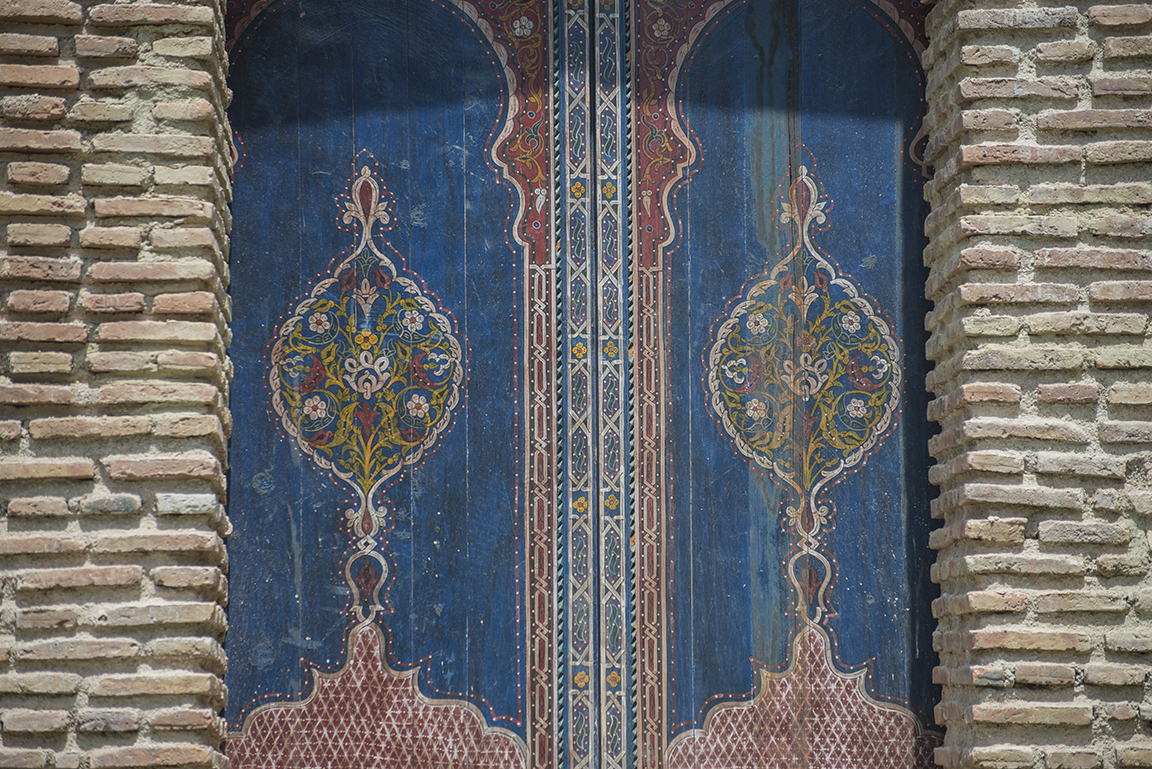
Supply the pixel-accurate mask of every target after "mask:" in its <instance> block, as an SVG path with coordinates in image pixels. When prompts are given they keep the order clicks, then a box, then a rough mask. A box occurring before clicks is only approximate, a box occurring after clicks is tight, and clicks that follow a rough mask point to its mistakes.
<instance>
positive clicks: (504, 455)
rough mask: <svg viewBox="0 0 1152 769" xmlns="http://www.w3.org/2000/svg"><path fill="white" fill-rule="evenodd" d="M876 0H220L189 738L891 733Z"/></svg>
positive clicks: (502, 754) (910, 446) (914, 510)
mask: <svg viewBox="0 0 1152 769" xmlns="http://www.w3.org/2000/svg"><path fill="white" fill-rule="evenodd" d="M922 15H923V9H921V8H920V7H919V4H918V3H917V2H913V0H898V1H896V0H891V1H890V0H823V1H822V2H820V3H810V2H807V0H635V2H631V3H628V2H625V1H624V0H563V2H561V3H558V4H552V3H540V2H535V1H533V0H521V1H520V2H515V1H514V0H383V1H381V0H287V1H285V0H281V1H280V2H271V3H270V2H267V1H266V0H250V2H247V3H237V4H236V6H235V7H231V8H230V11H229V46H230V53H231V60H232V72H231V84H232V88H233V90H234V92H235V100H234V103H233V106H232V108H231V111H230V116H231V120H232V125H233V128H234V134H233V137H232V144H233V148H234V153H233V154H234V209H233V214H234V217H235V224H234V241H233V247H232V254H233V256H232V266H233V276H232V295H233V300H234V307H233V313H234V314H233V347H232V350H233V361H234V366H235V379H234V383H233V389H232V407H233V409H232V410H233V414H234V421H235V426H234V430H233V435H232V444H231V454H230V460H231V468H230V473H231V475H230V486H229V505H230V510H231V513H232V518H233V522H234V525H235V532H234V534H233V535H232V538H231V540H230V551H229V552H230V561H231V571H230V576H229V578H230V583H231V604H230V609H229V613H230V630H229V637H228V653H229V672H228V686H229V693H230V697H229V706H228V710H227V712H226V716H227V719H228V723H229V729H230V731H229V740H228V744H227V751H228V754H229V756H230V758H231V760H232V763H233V766H235V767H243V768H244V769H247V767H265V766H266V767H284V766H298V767H338V768H343V767H348V769H352V767H356V769H362V768H363V767H366V766H380V767H385V766H387V767H392V766H412V767H425V766H429V767H431V766H435V767H447V766H459V767H478V766H484V767H488V766H493V767H495V766H501V767H503V766H509V767H513V766H514V767H528V766H531V767H561V766H564V767H572V768H573V769H578V768H579V769H583V768H584V767H626V766H628V767H630V766H642V767H717V768H719V767H729V766H731V767H737V766H740V767H743V766H772V767H797V766H811V767H814V768H815V767H828V766H845V767H849V766H868V767H913V766H917V767H918V766H930V765H931V756H932V749H933V748H934V747H935V746H936V745H937V744H939V735H938V734H936V733H935V732H932V731H930V730H929V729H928V728H927V727H926V725H925V717H926V716H927V715H928V714H929V713H930V709H931V705H932V702H933V700H934V696H935V695H934V692H933V689H932V684H931V668H932V665H933V653H932V649H931V643H932V641H931V619H930V614H929V611H928V608H929V607H928V604H929V601H930V598H931V589H930V584H929V582H928V574H927V564H928V562H929V553H928V548H927V531H928V519H929V509H928V489H927V441H928V434H927V427H926V424H925V421H924V419H923V414H924V411H925V408H926V396H925V393H924V388H923V384H922V382H923V376H924V375H925V373H926V372H925V369H924V359H923V353H922V350H923V343H924V335H923V331H922V329H923V317H924V313H925V311H926V307H925V303H924V301H923V299H922V296H923V285H924V271H923V269H922V267H921V266H920V256H919V255H920V252H921V251H922V248H923V239H922V237H921V235H920V231H921V228H922V221H923V216H924V208H923V205H922V203H921V197H922V190H921V185H922V184H923V183H924V180H925V177H926V175H927V173H928V171H929V169H927V168H926V166H925V163H924V160H923V152H924V141H923V137H922V136H920V135H919V133H918V132H919V126H920V120H921V118H922V105H923V92H924V84H923V82H922V78H921V75H920V70H919V68H918V65H917V63H916V62H917V57H918V53H919V52H920V51H922V50H923V45H924V39H923V32H922Z"/></svg>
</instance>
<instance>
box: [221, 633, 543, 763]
mask: <svg viewBox="0 0 1152 769" xmlns="http://www.w3.org/2000/svg"><path fill="white" fill-rule="evenodd" d="M348 644H349V660H348V664H347V665H346V666H345V667H344V669H343V670H341V671H339V672H338V673H335V674H330V675H329V674H323V673H319V674H316V686H315V688H314V690H313V693H312V694H311V695H310V696H309V697H308V698H307V699H306V700H304V701H303V702H299V703H287V704H283V705H271V706H268V707H266V708H264V709H261V710H257V711H256V712H254V713H253V714H252V715H251V716H249V718H248V720H247V722H246V724H245V729H244V732H243V735H242V736H240V737H237V738H234V739H230V740H228V742H227V744H226V748H225V750H226V751H227V754H228V758H229V759H230V760H231V765H232V769H292V768H294V767H301V768H307V769H371V768H372V767H381V768H382V769H383V768H384V767H387V768H388V769H393V768H395V769H400V767H412V768H413V769H415V768H416V767H420V768H421V769H424V768H425V767H427V768H428V769H456V768H457V767H459V768H460V769H464V767H468V768H469V769H472V768H482V769H505V768H507V769H513V768H515V769H523V767H524V764H525V756H524V749H523V747H522V745H521V743H520V741H519V739H517V738H516V737H514V736H512V735H511V734H509V733H506V732H500V731H494V730H490V729H486V727H485V722H484V718H483V717H482V716H481V715H480V713H479V712H477V710H476V709H475V708H474V707H473V706H471V705H469V704H467V703H462V702H460V701H455V702H452V701H449V702H431V701H429V700H428V699H427V698H426V697H424V696H422V695H421V694H420V693H419V692H418V690H417V689H416V678H415V675H416V671H415V670H413V671H409V672H406V673H398V672H396V671H394V670H391V669H390V668H389V667H388V666H387V664H386V663H385V662H384V660H383V657H382V652H383V649H384V647H383V638H382V637H381V635H380V632H379V630H377V629H376V628H375V627H367V628H361V629H359V630H358V631H356V632H354V633H353V634H352V635H351V637H350V638H349V640H348Z"/></svg>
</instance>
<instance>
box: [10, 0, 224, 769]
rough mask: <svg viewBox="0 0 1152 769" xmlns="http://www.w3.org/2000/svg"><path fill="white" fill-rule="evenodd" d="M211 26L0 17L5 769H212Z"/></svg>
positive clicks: (217, 41) (195, 2) (215, 536)
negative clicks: (147, 768) (148, 768)
mask: <svg viewBox="0 0 1152 769" xmlns="http://www.w3.org/2000/svg"><path fill="white" fill-rule="evenodd" d="M222 14H223V8H222V4H218V3H215V2H214V0H189V2H181V3H163V2H156V3H152V2H128V3H115V4H113V3H105V4H101V3H99V2H92V3H87V4H80V3H76V2H71V1H70V0H0V23H2V24H3V29H0V153H3V155H4V157H3V158H0V167H2V169H3V175H2V183H0V239H2V245H0V768H2V767H29V768H31V769H40V768H41V767H43V768H44V769H99V768H100V767H109V768H111V767H142V766H152V767H177V766H180V767H188V766H201V767H206V768H207V767H213V769H217V768H218V767H221V766H224V765H225V762H224V759H223V756H222V754H221V753H220V751H219V746H220V740H221V738H222V732H223V728H222V724H221V720H220V718H219V716H218V714H217V713H218V710H219V708H221V707H222V705H223V703H224V698H225V691H224V688H223V684H222V680H221V676H222V675H223V672H224V669H225V663H224V652H223V647H222V646H221V641H222V638H223V633H224V630H225V627H226V621H225V617H224V610H223V608H222V606H223V604H224V603H225V601H226V598H227V595H226V592H227V579H226V577H225V572H226V568H227V559H226V557H225V552H224V540H223V537H224V536H226V534H227V532H228V530H229V528H228V521H227V517H226V514H225V511H224V507H223V504H222V503H223V491H224V468H225V467H226V457H225V456H224V451H225V447H226V445H227V425H228V424H230V420H229V419H228V416H227V408H228V393H227V389H226V382H227V378H226V374H225V372H226V370H227V362H226V358H225V355H226V351H225V345H226V343H227V328H226V318H225V316H224V314H223V308H226V307H227V306H228V304H227V301H226V299H225V292H226V282H225V281H226V278H225V276H226V274H227V272H226V266H225V264H224V259H225V258H226V255H227V231H226V222H227V216H226V214H225V213H222V212H223V211H224V209H225V208H226V206H227V196H228V195H229V191H228V189H227V181H226V180H227V179H228V178H229V174H228V160H227V158H226V157H225V156H224V155H223V148H225V147H226V146H227V138H226V137H227V136H228V131H227V127H226V126H225V125H224V123H223V120H224V104H223V99H224V98H225V95H226V90H225V74H226V73H225V71H224V68H225V64H224V61H223V57H222V56H221V55H220V52H222V50H223V47H222V43H221V35H222V30H221V28H220V23H221V20H222Z"/></svg>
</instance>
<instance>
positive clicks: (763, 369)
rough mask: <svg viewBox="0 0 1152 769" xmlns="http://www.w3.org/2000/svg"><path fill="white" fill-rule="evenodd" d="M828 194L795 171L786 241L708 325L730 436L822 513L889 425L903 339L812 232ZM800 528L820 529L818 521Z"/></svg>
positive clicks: (897, 400)
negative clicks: (822, 504) (826, 495)
mask: <svg viewBox="0 0 1152 769" xmlns="http://www.w3.org/2000/svg"><path fill="white" fill-rule="evenodd" d="M824 206H825V202H824V201H821V200H820V197H819V191H818V188H817V187H816V184H815V183H814V182H813V180H812V178H811V177H810V176H808V174H807V170H806V169H805V168H803V167H801V169H800V174H799V176H798V178H796V180H795V181H794V182H793V183H792V184H791V187H790V189H789V194H788V200H787V202H785V203H784V204H783V206H782V208H783V211H782V214H781V221H782V222H783V223H786V224H793V225H794V226H793V231H794V233H795V234H796V236H797V237H795V238H794V241H795V242H794V245H793V247H792V249H791V250H790V251H789V252H788V253H787V254H786V255H785V256H784V258H783V259H781V260H780V261H779V262H778V263H777V264H776V266H775V267H774V268H773V269H771V270H769V271H767V273H766V274H765V275H762V276H760V277H759V278H757V279H753V280H752V281H750V282H749V284H748V286H747V287H746V288H745V291H744V294H743V296H742V297H740V298H739V299H738V300H737V301H735V302H734V306H732V308H731V309H730V311H729V312H728V314H727V317H725V318H722V319H721V320H720V321H719V322H718V324H717V326H716V327H715V331H714V336H713V342H712V344H711V346H710V348H709V350H708V354H707V361H708V374H707V387H708V391H709V403H710V406H711V408H712V411H713V413H714V414H715V416H716V417H717V419H718V420H719V422H720V424H721V427H722V429H723V431H724V432H725V434H726V435H727V436H728V438H729V440H730V441H731V442H732V445H733V446H734V447H735V449H736V451H738V452H739V453H740V454H741V455H743V456H744V457H746V458H747V459H748V460H750V461H751V462H752V463H753V465H754V466H755V467H757V468H759V469H760V470H762V471H764V472H766V473H768V474H770V475H771V476H773V477H774V478H776V480H777V481H778V482H779V483H781V485H783V486H785V487H788V488H791V489H793V490H794V491H795V492H796V496H797V497H798V499H797V500H796V501H797V502H798V503H799V505H798V507H797V508H795V509H796V510H797V512H799V511H801V510H807V512H808V513H809V515H812V516H819V515H820V511H819V509H818V507H819V506H818V505H817V504H816V499H817V496H818V494H819V492H820V490H821V489H823V488H826V487H827V486H828V485H830V484H831V483H833V482H834V481H835V480H836V479H837V478H839V477H841V476H842V475H843V473H844V472H845V471H846V470H848V469H850V468H852V467H853V466H855V465H858V464H859V463H860V462H862V461H863V460H864V459H865V458H866V457H867V456H868V454H869V453H871V451H873V450H874V449H875V448H876V447H877V446H878V445H879V443H880V441H881V440H882V439H883V437H884V436H885V435H887V433H888V432H889V431H890V430H891V429H892V428H893V427H894V426H895V423H896V418H897V415H898V414H899V412H900V408H901V403H902V395H903V387H902V373H901V364H902V359H903V348H902V345H901V342H900V340H899V339H898V338H897V337H896V336H895V334H894V333H893V332H892V329H891V326H890V325H889V323H888V321H887V320H886V319H885V318H884V317H883V316H882V314H881V313H880V312H879V311H878V310H877V309H876V308H875V306H874V304H873V300H872V299H871V298H869V297H867V296H865V295H863V294H862V293H861V291H860V290H859V287H858V286H857V284H856V282H855V281H854V280H853V279H852V278H851V277H850V276H847V275H841V274H839V272H838V269H837V266H836V264H835V263H834V262H832V260H831V259H829V258H828V257H827V256H825V255H824V254H823V253H822V252H820V251H819V250H818V249H817V248H816V247H815V245H814V244H813V243H812V240H811V228H812V225H813V224H821V223H823V222H824V221H825V218H826V214H825V211H824ZM804 528H805V530H807V531H808V532H809V533H811V534H813V535H815V534H816V533H817V530H818V529H819V525H818V522H816V525H815V526H813V525H812V522H811V521H810V522H809V523H808V524H806V525H805V526H804Z"/></svg>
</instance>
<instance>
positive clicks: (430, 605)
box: [227, 0, 523, 734]
mask: <svg viewBox="0 0 1152 769" xmlns="http://www.w3.org/2000/svg"><path fill="white" fill-rule="evenodd" d="M230 83H231V86H232V87H233V89H235V91H236V92H237V93H239V94H242V95H243V98H240V99H237V101H236V103H235V104H234V105H233V107H232V110H231V112H230V118H231V121H232V125H233V128H234V129H235V131H236V132H237V134H238V135H239V137H240V139H241V140H242V142H243V149H244V156H243V165H242V167H240V168H239V169H238V170H237V173H236V178H235V192H234V199H235V203H234V215H235V221H236V226H235V229H234V231H233V245H232V275H233V280H232V286H233V289H232V295H233V301H234V315H235V322H234V324H233V329H234V334H235V337H234V338H235V341H234V344H233V347H232V358H233V361H234V362H235V365H236V376H235V381H234V384H233V388H232V408H233V413H234V414H235V420H236V429H235V431H234V433H233V436H232V445H231V462H232V464H231V476H230V491H229V500H228V501H229V510H230V512H231V515H232V520H233V523H234V525H235V532H234V534H233V536H232V538H231V540H230V543H229V548H230V551H229V552H230V558H231V563H232V569H231V572H230V574H229V579H230V583H231V585H230V596H231V599H230V600H231V605H230V610H229V616H230V623H231V627H230V632H229V634H228V655H229V672H228V679H227V682H228V686H229V690H230V699H229V705H228V710H227V716H228V718H229V721H230V722H231V723H233V724H234V725H236V724H238V722H239V720H240V718H241V717H242V715H243V714H244V713H245V712H246V711H247V710H248V709H249V708H250V707H251V706H252V705H253V704H257V703H255V702H254V701H255V700H256V699H257V698H261V697H267V696H268V695H281V698H282V697H283V696H291V695H294V694H296V693H298V692H301V691H302V690H303V688H304V687H305V686H306V685H307V683H308V677H307V675H306V672H305V667H304V666H303V665H302V664H301V662H300V658H301V657H304V658H307V659H308V660H310V661H312V662H314V663H316V664H318V665H320V666H321V667H334V666H337V665H338V664H339V663H340V662H341V655H342V641H343V636H344V633H345V631H346V628H347V627H348V617H347V615H346V614H345V613H344V612H345V610H346V608H347V594H348V591H347V588H346V587H345V586H344V583H343V581H342V579H341V577H340V568H341V558H342V554H343V552H344V551H345V549H346V548H347V547H348V545H349V543H350V540H349V538H348V535H347V534H345V533H342V532H341V530H340V520H341V515H342V512H343V511H344V510H345V509H346V508H347V507H349V506H350V504H351V497H350V495H348V494H347V493H346V492H345V491H343V490H341V489H338V488H337V486H336V484H335V483H334V482H333V481H332V480H330V479H329V478H326V477H324V476H323V475H322V474H321V473H319V472H317V471H316V470H315V469H314V468H313V467H312V466H311V465H309V464H308V463H307V462H306V461H304V460H302V459H301V458H300V455H299V454H298V453H297V451H296V450H295V449H294V448H293V447H292V445H291V442H290V441H289V440H288V439H287V438H285V437H283V436H282V435H281V434H280V433H279V432H278V431H277V429H276V425H275V422H274V419H273V416H272V414H271V412H270V410H269V407H268V396H267V390H266V387H265V380H266V374H265V366H266V364H267V360H266V355H265V346H266V345H267V343H268V342H269V340H271V339H272V338H273V337H274V336H275V334H276V333H277V329H278V328H279V324H280V322H282V317H283V315H284V314H285V313H287V312H288V311H289V310H290V309H292V308H293V307H294V306H295V304H296V302H297V301H298V297H300V296H301V294H302V293H304V292H305V291H306V290H307V289H308V288H310V286H311V285H312V284H313V283H314V281H315V280H316V279H318V276H320V275H321V274H323V273H325V272H326V271H327V270H328V269H329V265H330V263H331V262H332V260H333V259H334V258H336V257H337V255H338V254H341V253H344V252H346V250H347V249H348V248H349V247H350V246H351V245H352V235H351V234H350V233H347V232H344V231H341V230H340V229H339V227H338V224H337V223H338V217H339V213H340V212H339V211H338V209H337V207H336V204H335V202H334V198H335V197H336V196H337V195H340V194H342V193H343V192H344V189H345V184H346V181H347V179H348V177H349V175H350V174H351V173H352V170H353V169H352V160H353V157H354V156H355V155H356V153H357V152H358V151H359V150H361V149H367V150H369V151H370V152H371V153H373V154H374V155H375V157H376V159H377V161H378V162H379V165H380V175H381V177H382V178H383V180H384V182H385V184H386V185H387V187H388V189H389V190H391V191H392V192H394V193H395V194H396V213H397V224H396V227H395V228H394V229H393V230H392V231H391V232H389V233H387V234H386V235H385V238H386V239H387V240H388V242H390V243H391V244H392V246H394V247H395V249H396V250H397V251H399V253H400V254H402V255H403V256H404V259H405V261H406V267H407V269H409V270H411V271H412V272H415V273H417V274H418V275H419V276H420V277H422V278H423V280H424V281H425V285H426V290H427V291H428V292H431V293H434V294H436V295H437V296H438V297H439V299H440V304H441V306H442V307H443V308H444V309H445V310H446V311H447V312H449V313H452V314H453V315H454V316H455V318H456V321H457V325H458V330H459V332H460V334H461V335H463V336H464V337H465V338H466V339H467V341H468V343H469V351H468V360H469V380H468V382H467V395H466V398H467V399H466V402H465V404H464V406H463V407H462V408H460V409H459V410H458V412H457V417H456V420H455V423H454V426H453V428H452V430H451V431H450V433H449V434H448V435H447V436H446V437H445V438H444V440H443V442H442V444H441V446H440V448H439V449H438V450H437V451H436V452H435V453H434V454H433V455H432V456H431V457H430V458H429V459H428V460H426V461H425V462H424V464H423V465H422V466H421V467H419V468H418V469H417V470H415V471H414V472H412V473H410V474H407V475H406V476H405V477H404V478H403V480H401V481H400V482H399V483H397V484H396V485H395V486H394V487H393V488H392V489H391V490H390V491H389V492H388V493H387V494H386V498H387V499H388V500H390V501H392V502H393V503H394V505H395V513H394V524H395V529H394V531H392V532H391V533H390V534H389V535H388V539H389V543H390V547H389V549H390V551H391V553H392V554H393V555H394V557H395V564H396V570H397V574H396V577H395V582H394V583H393V585H392V587H391V590H390V592H389V598H390V601H391V604H392V607H393V608H394V610H395V611H394V613H392V614H390V615H388V616H386V617H385V618H384V623H385V624H386V625H387V627H388V628H389V629H390V631H391V639H392V641H391V648H390V653H391V655H392V658H393V660H392V662H393V664H394V665H398V666H403V665H410V664H413V663H416V662H417V661H420V660H426V661H427V670H426V675H421V677H420V678H421V682H422V685H423V688H424V690H425V692H426V693H428V694H433V693H434V692H435V691H436V690H439V691H443V692H455V693H467V694H468V695H471V696H473V697H475V698H477V699H478V700H481V701H483V702H487V703H488V704H489V705H490V707H491V709H490V710H489V709H488V708H483V709H484V710H485V711H486V713H487V715H488V716H489V717H490V718H492V717H495V718H496V719H499V723H501V725H503V726H506V727H514V726H515V725H514V724H512V723H510V721H509V720H508V719H519V718H520V716H521V710H522V703H521V700H520V692H519V690H518V686H519V684H520V680H519V678H520V671H521V670H522V669H523V649H522V638H523V632H522V628H521V627H520V621H519V613H518V605H519V599H518V593H519V591H520V590H521V587H522V580H519V581H518V579H519V578H518V572H519V569H520V563H521V560H522V557H523V553H522V548H521V546H520V544H519V539H520V537H519V533H518V530H517V520H518V514H517V504H518V498H517V493H516V488H517V483H518V480H517V479H518V476H517V471H518V468H519V459H518V456H517V451H516V447H517V446H518V445H519V444H520V440H521V439H520V431H519V427H518V426H519V425H520V423H521V421H522V420H521V418H520V417H519V416H518V410H519V404H518V403H517V401H516V397H515V388H516V384H515V382H516V378H515V377H516V361H517V355H518V352H517V345H516V341H515V340H516V335H517V326H516V324H517V307H518V306H519V303H520V296H521V286H520V284H519V278H518V274H519V273H518V268H517V258H516V253H515V252H514V251H513V250H512V249H511V248H509V246H508V245H507V243H506V240H505V234H504V233H505V225H506V221H507V218H508V215H509V212H510V210H511V205H512V200H511V195H510V193H509V192H508V190H507V188H506V187H504V186H502V184H501V183H500V182H499V180H498V178H497V174H496V171H495V170H494V169H493V168H492V167H491V166H490V165H489V163H488V158H487V144H488V141H489V138H490V134H491V132H492V130H493V128H494V127H495V126H496V125H497V122H498V121H499V120H500V119H501V118H502V110H503V105H504V103H505V101H506V94H505V92H504V83H503V79H502V77H501V76H500V74H499V73H498V71H497V70H496V68H495V65H494V63H493V58H492V56H491V55H490V51H489V50H488V48H487V46H486V44H484V43H482V42H481V41H480V40H479V39H478V38H477V35H476V34H475V31H474V30H473V29H472V28H470V27H469V25H468V24H467V22H465V21H464V20H463V19H462V18H461V17H460V16H459V15H457V14H456V13H455V12H453V11H451V10H449V9H447V8H445V7H443V6H441V5H438V4H434V3H432V2H413V3H411V4H408V3H405V2H402V1H397V0H384V1H380V0H371V1H369V0H350V1H349V0H299V1H297V2H291V3H288V4H286V5H282V6H280V7H279V8H277V9H275V10H274V11H271V12H267V13H266V14H265V15H264V16H263V17H262V18H261V20H259V21H258V22H257V24H256V25H254V27H253V28H250V29H249V31H248V38H247V39H246V40H244V41H242V42H241V44H240V45H239V46H238V47H237V49H235V50H234V51H233V64H232V71H231V77H230ZM337 261H339V260H338V259H337ZM397 266H398V267H399V266H401V265H399V264H398V265H397ZM261 701H265V700H261ZM519 731H520V733H521V734H522V733H523V730H522V729H519Z"/></svg>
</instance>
